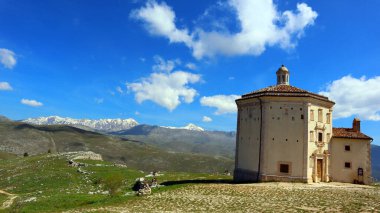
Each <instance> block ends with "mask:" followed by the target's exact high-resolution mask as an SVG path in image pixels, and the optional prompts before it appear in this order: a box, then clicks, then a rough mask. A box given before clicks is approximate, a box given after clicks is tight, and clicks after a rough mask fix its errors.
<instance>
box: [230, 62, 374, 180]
mask: <svg viewBox="0 0 380 213" xmlns="http://www.w3.org/2000/svg"><path fill="white" fill-rule="evenodd" d="M276 75H277V85H275V86H269V87H266V88H263V89H259V90H256V91H253V92H251V93H248V94H245V95H243V96H242V97H241V98H240V99H237V100H236V104H237V107H238V118H237V119H238V120H237V136H236V137H237V140H236V155H235V171H234V180H235V181H236V182H257V181H297V182H308V183H310V182H329V181H338V182H359V183H365V184H368V183H370V182H371V159H370V156H371V155H370V152H371V146H370V143H371V142H372V138H370V137H368V136H367V135H365V134H363V133H362V132H361V131H360V120H359V119H354V121H353V127H352V128H333V125H332V113H333V106H334V104H335V103H334V102H333V101H331V100H329V99H328V98H327V97H325V96H322V95H318V94H315V93H311V92H308V91H306V90H302V89H299V88H297V87H294V86H291V85H289V71H288V69H287V68H286V67H285V66H281V67H280V68H279V69H278V71H277V72H276Z"/></svg>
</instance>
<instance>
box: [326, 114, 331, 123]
mask: <svg viewBox="0 0 380 213" xmlns="http://www.w3.org/2000/svg"><path fill="white" fill-rule="evenodd" d="M330 117H331V114H330V113H327V114H326V123H328V124H329V123H330V122H331V118H330Z"/></svg>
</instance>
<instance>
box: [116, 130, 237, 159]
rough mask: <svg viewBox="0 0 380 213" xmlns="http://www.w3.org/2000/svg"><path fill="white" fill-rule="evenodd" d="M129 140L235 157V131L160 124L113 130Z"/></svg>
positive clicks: (160, 146)
mask: <svg viewBox="0 0 380 213" xmlns="http://www.w3.org/2000/svg"><path fill="white" fill-rule="evenodd" d="M111 134H114V135H119V136H122V137H124V138H127V139H129V140H138V141H142V142H144V143H147V144H150V145H153V146H156V147H159V148H162V149H165V150H169V151H173V152H187V153H200V154H207V155H219V156H225V157H228V158H233V156H234V154H235V153H234V152H235V141H236V133H235V132H222V131H191V130H187V129H173V128H165V127H159V126H150V125H138V126H135V127H132V128H131V129H128V130H124V131H118V132H113V133H111Z"/></svg>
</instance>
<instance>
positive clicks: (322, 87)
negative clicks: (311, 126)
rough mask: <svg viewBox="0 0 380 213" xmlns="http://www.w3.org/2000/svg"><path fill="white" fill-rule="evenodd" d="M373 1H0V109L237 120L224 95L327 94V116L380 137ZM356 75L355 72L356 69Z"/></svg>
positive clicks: (18, 114)
mask: <svg viewBox="0 0 380 213" xmlns="http://www.w3.org/2000/svg"><path fill="white" fill-rule="evenodd" d="M378 8H380V2H379V1H376V0H368V1H361V2H357V1H343V0H341V1H307V0H306V1H270V0H268V1H258V0H225V1H216V0H213V1H212V0H207V1H205V0H202V1H174V0H167V1H153V0H152V1H139V0H134V1H116V0H112V1H89V0H81V1H47V0H46V1H26V0H25V1H24V0H19V1H11V0H1V1H0V114H3V115H5V116H7V117H9V118H11V119H16V120H17V119H25V118H29V117H39V116H49V115H59V116H63V117H72V118H91V119H98V118H134V119H136V120H137V121H138V122H139V123H147V124H157V125H165V126H184V125H186V124H187V123H190V122H191V123H194V124H196V125H199V126H202V127H204V128H206V129H210V130H235V128H236V113H235V106H234V103H233V99H234V98H236V97H238V95H241V94H245V93H248V92H250V91H253V90H256V89H260V88H262V87H266V86H269V85H273V84H275V83H276V82H275V80H276V79H275V71H276V70H277V69H278V67H279V66H280V65H281V64H285V65H286V66H287V67H288V69H289V70H290V72H291V76H290V81H291V85H294V86H297V87H300V88H303V89H306V90H309V91H312V92H315V93H319V92H323V94H325V95H328V96H329V97H330V98H331V99H332V100H334V101H335V102H336V103H337V105H336V108H335V110H334V117H335V119H334V126H339V127H349V126H351V122H352V119H353V117H355V116H357V117H359V118H361V120H362V130H363V131H364V132H365V133H367V134H368V135H370V136H372V137H373V138H375V141H374V143H375V144H380V142H377V141H379V140H380V131H378V130H379V128H380V115H379V111H380V77H379V76H380V73H379V71H380V60H379V58H380V39H378V38H379V37H380V28H379V27H378V26H380V15H379V14H378V11H377V10H378ZM364 76H365V77H364Z"/></svg>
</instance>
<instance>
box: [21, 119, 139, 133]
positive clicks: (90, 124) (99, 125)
mask: <svg viewBox="0 0 380 213" xmlns="http://www.w3.org/2000/svg"><path fill="white" fill-rule="evenodd" d="M23 122H25V123H29V124H36V125H69V126H74V127H78V128H81V129H86V130H96V131H101V132H110V131H120V130H125V129H129V128H131V127H134V126H136V125H138V123H137V121H135V120H134V119H132V118H128V119H99V120H91V119H74V118H62V117H59V116H49V117H39V118H28V119H26V120H23Z"/></svg>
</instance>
